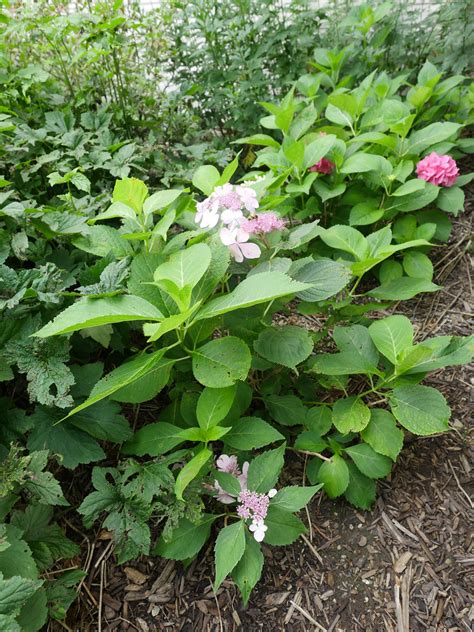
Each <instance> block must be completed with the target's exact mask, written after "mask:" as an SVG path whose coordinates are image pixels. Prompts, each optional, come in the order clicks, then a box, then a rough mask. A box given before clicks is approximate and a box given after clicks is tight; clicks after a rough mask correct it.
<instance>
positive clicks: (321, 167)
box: [308, 158, 336, 175]
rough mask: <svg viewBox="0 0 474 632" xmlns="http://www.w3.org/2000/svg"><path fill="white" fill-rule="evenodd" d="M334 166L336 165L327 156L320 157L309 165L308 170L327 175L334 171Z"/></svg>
mask: <svg viewBox="0 0 474 632" xmlns="http://www.w3.org/2000/svg"><path fill="white" fill-rule="evenodd" d="M335 166H336V165H335V164H334V163H333V162H331V161H330V160H328V159H327V158H321V160H318V162H317V163H316V164H315V165H313V166H312V167H310V168H309V169H308V171H316V172H317V173H322V174H325V175H327V174H329V173H332V172H333V171H334V168H335Z"/></svg>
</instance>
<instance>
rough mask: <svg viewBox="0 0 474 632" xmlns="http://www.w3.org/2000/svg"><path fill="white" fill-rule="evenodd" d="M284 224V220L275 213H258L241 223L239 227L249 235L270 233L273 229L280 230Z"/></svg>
mask: <svg viewBox="0 0 474 632" xmlns="http://www.w3.org/2000/svg"><path fill="white" fill-rule="evenodd" d="M284 226H285V222H284V221H283V220H282V219H280V218H279V217H278V216H277V215H276V213H258V214H257V215H255V216H254V217H252V218H251V219H247V220H245V221H243V222H242V223H241V228H242V229H243V230H244V231H245V232H247V233H249V234H250V235H254V234H255V233H271V232H272V231H273V230H280V229H282V228H283V227H284Z"/></svg>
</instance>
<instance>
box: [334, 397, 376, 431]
mask: <svg viewBox="0 0 474 632" xmlns="http://www.w3.org/2000/svg"><path fill="white" fill-rule="evenodd" d="M369 419H370V408H369V407H368V406H366V405H365V404H364V402H362V401H361V400H360V399H359V398H358V397H355V396H352V397H345V398H343V399H338V400H337V401H336V402H335V404H334V406H333V409H332V423H333V424H334V426H335V427H336V428H337V429H338V430H339V432H341V433H342V434H347V433H348V432H360V431H361V430H363V429H364V428H365V427H366V426H367V424H368V423H369Z"/></svg>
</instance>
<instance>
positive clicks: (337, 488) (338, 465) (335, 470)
mask: <svg viewBox="0 0 474 632" xmlns="http://www.w3.org/2000/svg"><path fill="white" fill-rule="evenodd" d="M316 479H317V480H318V482H320V483H323V485H324V491H325V492H326V494H327V495H328V496H329V498H336V497H337V496H341V494H343V493H344V492H345V490H346V489H347V486H348V485H349V468H348V467H347V464H346V462H345V461H344V459H343V458H342V457H341V456H339V455H338V454H333V456H332V457H331V459H330V460H329V461H324V462H323V463H322V465H321V466H320V468H319V470H318V473H317V476H316Z"/></svg>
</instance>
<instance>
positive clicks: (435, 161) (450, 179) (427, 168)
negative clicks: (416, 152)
mask: <svg viewBox="0 0 474 632" xmlns="http://www.w3.org/2000/svg"><path fill="white" fill-rule="evenodd" d="M416 173H417V175H418V177H419V178H421V180H426V182H431V183H432V184H436V185H438V186H443V187H452V186H453V184H454V183H455V182H456V179H457V177H458V175H459V169H458V166H457V164H456V161H455V160H453V158H451V156H448V155H446V154H444V155H440V154H437V153H436V152H435V151H433V152H431V154H429V155H428V156H425V157H424V158H423V160H420V162H419V163H418V164H417V165H416Z"/></svg>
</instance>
